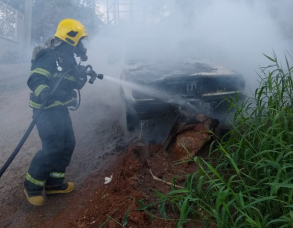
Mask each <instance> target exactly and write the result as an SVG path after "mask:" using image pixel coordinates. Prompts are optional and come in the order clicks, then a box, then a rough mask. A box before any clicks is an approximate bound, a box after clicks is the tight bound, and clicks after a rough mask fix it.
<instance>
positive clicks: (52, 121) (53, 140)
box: [24, 107, 75, 192]
mask: <svg viewBox="0 0 293 228" xmlns="http://www.w3.org/2000/svg"><path fill="white" fill-rule="evenodd" d="M37 112H39V110H37V109H34V111H33V113H34V115H35V114H36V113H37ZM36 125H37V129H38V132H39V136H40V138H41V141H42V149H41V150H40V151H38V152H37V154H36V155H35V157H34V158H33V160H32V162H31V165H30V167H29V170H28V172H27V174H26V178H25V183H24V185H25V188H26V189H27V191H29V192H38V191H40V192H41V191H42V190H43V188H44V187H45V186H58V185H62V183H63V180H64V174H65V170H66V167H67V166H68V165H69V163H70V160H71V155H72V153H73V150H74V147H75V137H74V132H73V128H72V122H71V119H70V116H69V111H68V109H67V108H66V107H54V108H51V109H45V110H43V111H42V113H41V115H40V116H39V119H38V120H37V123H36Z"/></svg>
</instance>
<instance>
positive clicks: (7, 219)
mask: <svg viewBox="0 0 293 228" xmlns="http://www.w3.org/2000/svg"><path fill="white" fill-rule="evenodd" d="M0 68H1V69H0V70H1V72H2V73H1V76H0V154H1V156H0V166H1V167H2V166H3V164H4V162H5V161H6V160H7V159H8V157H9V156H10V154H11V153H12V151H13V150H14V148H15V147H16V145H17V143H18V142H19V140H20V139H21V137H22V136H23V134H24V133H25V131H26V129H27V127H28V126H29V124H30V122H31V120H32V119H31V116H32V110H31V108H29V106H28V96H29V92H30V91H29V89H28V88H27V86H26V80H27V77H28V72H29V64H18V65H1V66H0ZM113 71H114V70H113ZM11 72H13V73H11ZM110 73H112V72H110ZM81 94H82V103H81V105H80V108H79V109H78V110H77V111H75V112H72V113H71V117H72V121H73V126H74V130H75V136H76V141H77V145H76V148H75V152H74V154H73V157H72V161H71V164H70V166H69V167H68V169H67V175H66V179H67V180H71V181H74V182H75V183H76V185H77V192H78V189H79V188H81V186H82V182H83V180H84V179H85V178H86V177H87V176H88V175H89V174H91V173H93V172H95V171H98V170H105V166H106V165H107V164H106V163H105V162H106V160H107V158H108V157H110V156H113V155H115V151H116V150H115V148H120V147H121V146H123V145H125V143H126V142H127V141H128V140H130V139H131V137H132V136H131V135H125V133H124V130H123V129H124V126H123V125H124V122H123V120H124V116H123V115H124V114H123V113H124V109H123V105H122V102H121V100H120V96H119V88H118V86H117V85H112V84H110V83H109V82H106V81H99V80H97V81H96V82H95V84H93V85H90V84H86V86H85V88H84V89H83V90H82V91H81ZM40 147H41V145H40V140H39V137H38V134H37V131H36V129H35V128H34V130H33V131H32V133H31V135H30V136H29V138H28V140H27V141H26V143H25V144H24V146H23V148H22V149H21V151H20V152H19V154H18V155H17V156H16V158H15V159H14V161H13V162H12V164H11V165H10V166H9V168H8V169H7V171H6V172H5V173H4V175H3V176H2V178H1V179H0V205H1V207H0V227H33V225H34V224H35V223H37V222H38V220H39V219H45V218H46V217H47V218H50V217H51V216H53V215H54V214H56V213H57V212H58V211H60V210H62V209H63V208H65V207H66V205H67V204H68V202H69V197H67V196H65V197H61V198H60V197H56V198H54V197H53V198H49V199H47V202H46V204H47V205H46V207H45V208H37V209H36V208H35V207H33V206H31V205H29V204H28V203H27V201H26V198H25V195H24V194H23V181H24V176H25V174H26V172H27V169H28V167H29V164H30V162H31V159H32V158H33V156H34V154H35V153H36V152H37V151H38V150H39V149H40ZM97 182H101V183H102V182H103V180H102V179H101V180H99V179H97Z"/></svg>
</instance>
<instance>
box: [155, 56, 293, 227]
mask: <svg viewBox="0 0 293 228" xmlns="http://www.w3.org/2000/svg"><path fill="white" fill-rule="evenodd" d="M265 56H266V55H265ZM266 58H267V59H268V60H269V61H271V63H272V64H271V65H270V66H268V67H265V68H261V74H259V77H260V86H259V88H258V89H256V90H255V93H254V96H253V97H250V98H248V99H246V100H245V101H243V102H242V103H241V104H240V105H239V104H238V97H237V94H236V96H235V99H234V100H231V99H230V100H229V103H230V105H229V109H234V110H235V114H234V119H233V122H232V130H231V131H230V132H229V133H228V134H229V137H228V140H225V141H224V140H219V141H217V142H214V143H213V145H211V148H214V147H213V146H214V145H215V144H216V145H217V149H210V154H213V157H216V160H204V159H202V158H199V157H195V158H194V162H196V163H197V164H198V166H199V170H198V171H196V172H195V173H192V174H189V175H188V176H187V181H186V183H185V186H184V189H181V190H172V191H170V192H169V193H167V194H165V195H164V194H161V193H160V194H159V193H157V194H158V195H159V196H160V205H161V206H162V207H165V205H166V204H167V202H168V203H170V204H171V205H175V206H176V207H177V209H178V211H179V221H178V225H177V227H181V226H182V224H183V223H184V222H187V221H188V219H201V220H204V221H207V222H209V223H214V224H216V225H217V227H219V228H226V227H237V228H241V227H258V228H262V227H267V228H275V227H276V228H285V227H293V202H292V196H293V140H292V139H293V105H292V98H293V81H292V76H291V72H292V67H290V65H289V62H288V59H287V58H286V69H285V70H283V68H282V67H281V66H280V65H279V63H278V60H277V57H276V56H274V57H273V58H271V57H269V56H266ZM160 211H161V212H163V217H164V218H165V217H166V215H165V214H164V211H165V209H162V208H160Z"/></svg>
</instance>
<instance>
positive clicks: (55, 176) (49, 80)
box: [24, 19, 88, 205]
mask: <svg viewBox="0 0 293 228" xmlns="http://www.w3.org/2000/svg"><path fill="white" fill-rule="evenodd" d="M87 36H88V34H87V32H86V30H85V27H84V26H83V25H82V24H81V23H80V22H79V21H76V20H74V19H64V20H62V21H61V22H60V23H59V25H58V27H57V30H56V33H55V35H54V37H53V38H52V39H50V40H49V41H48V42H47V47H46V48H43V49H41V50H38V51H37V53H33V59H32V67H31V72H30V77H29V79H28V81H27V85H28V87H29V88H30V89H31V91H32V93H31V98H30V102H29V104H30V107H32V108H33V116H34V115H36V114H37V113H38V112H40V110H39V109H40V107H41V104H42V103H43V102H46V105H45V108H44V110H43V111H42V112H41V113H40V116H39V118H38V120H37V122H36V125H37V129H38V133H39V136H40V139H41V141H42V149H41V150H39V151H38V152H37V154H36V155H35V156H34V158H33V160H32V162H31V165H30V167H29V170H28V172H27V174H26V177H25V182H24V192H25V195H26V197H27V200H28V201H29V203H31V204H33V205H43V204H44V197H43V194H42V192H43V190H44V189H45V193H46V194H65V193H69V192H72V191H73V190H74V189H75V186H74V183H73V182H64V175H65V171H66V167H67V166H68V165H69V163H70V159H71V155H72V153H73V150H74V147H75V137H74V132H73V128H72V122H71V119H70V116H69V110H68V107H69V106H75V105H76V103H77V101H76V100H77V98H76V92H75V90H74V89H77V90H80V89H81V88H82V87H83V86H84V85H85V83H86V81H87V74H86V70H85V67H84V66H82V65H78V64H77V62H76V59H75V56H77V57H80V58H81V60H82V59H83V60H86V59H87V56H86V48H85V47H84V46H83V44H82V39H83V38H85V37H87ZM65 72H68V73H67V74H66V75H64V73H65ZM62 75H63V76H64V77H63V79H62V80H61V81H59V79H60V77H62ZM56 83H59V85H58V87H57V89H56V91H55V92H54V94H52V95H51V94H50V91H51V90H52V89H53V88H54V86H55V85H56Z"/></svg>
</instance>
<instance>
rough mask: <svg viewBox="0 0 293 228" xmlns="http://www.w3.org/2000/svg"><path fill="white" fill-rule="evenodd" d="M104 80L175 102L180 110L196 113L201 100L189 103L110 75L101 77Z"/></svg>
mask: <svg viewBox="0 0 293 228" xmlns="http://www.w3.org/2000/svg"><path fill="white" fill-rule="evenodd" d="M103 78H104V79H105V80H108V81H111V82H114V83H116V84H120V85H124V86H126V87H129V88H132V89H135V90H138V91H140V92H143V93H145V94H147V95H150V96H152V97H155V98H157V99H160V100H162V101H165V102H166V103H169V104H176V105H179V107H180V109H179V111H180V112H189V111H192V112H195V113H198V112H199V109H198V108H197V107H196V106H200V105H201V104H202V101H201V100H200V99H195V98H194V99H193V102H192V103H194V104H191V103H190V102H189V101H186V100H184V99H182V97H180V96H175V95H171V94H167V93H163V92H161V91H158V90H155V89H152V88H149V87H146V86H142V85H139V84H136V83H131V82H127V81H123V80H121V79H117V78H114V77H111V76H105V75H104V77H103Z"/></svg>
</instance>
